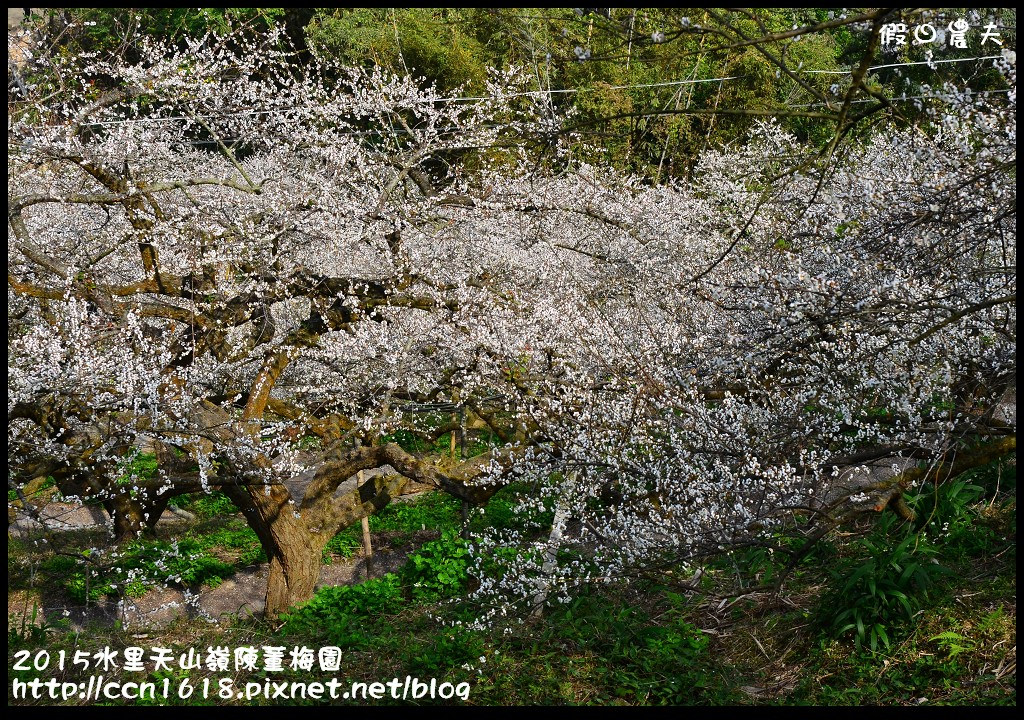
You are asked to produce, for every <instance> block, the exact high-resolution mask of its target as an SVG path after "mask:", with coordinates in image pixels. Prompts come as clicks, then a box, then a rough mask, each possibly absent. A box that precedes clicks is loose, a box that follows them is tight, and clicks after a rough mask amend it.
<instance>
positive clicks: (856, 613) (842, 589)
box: [820, 527, 949, 651]
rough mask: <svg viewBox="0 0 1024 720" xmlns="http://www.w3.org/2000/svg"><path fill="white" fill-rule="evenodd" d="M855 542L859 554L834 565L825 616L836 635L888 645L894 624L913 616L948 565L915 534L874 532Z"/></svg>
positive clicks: (859, 643) (859, 642) (874, 647)
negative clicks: (898, 535)
mask: <svg viewBox="0 0 1024 720" xmlns="http://www.w3.org/2000/svg"><path fill="white" fill-rule="evenodd" d="M882 529H883V530H884V529H885V528H884V527H883V528H882ZM857 546H858V548H859V549H860V550H862V551H863V552H862V553H861V554H860V556H859V557H858V558H855V559H853V560H851V561H849V562H847V563H845V564H844V566H841V567H840V568H839V569H837V570H835V571H833V581H832V587H831V590H830V591H829V592H826V593H825V595H824V597H823V601H822V605H821V609H820V613H821V617H822V619H823V621H824V624H825V625H826V626H827V629H828V631H829V632H830V634H831V635H832V636H833V637H837V638H838V637H844V636H847V635H853V637H854V641H855V644H856V646H857V649H858V650H859V649H860V648H861V646H862V645H863V644H864V643H867V644H868V645H869V646H870V648H871V650H872V651H875V650H877V648H878V645H879V643H881V644H882V645H884V646H885V647H886V648H888V647H890V645H891V638H890V633H891V632H892V630H893V628H894V626H898V625H899V624H902V623H907V622H909V621H911V620H912V619H913V618H914V616H915V614H916V613H917V611H918V610H920V609H921V606H922V601H923V600H924V599H926V598H927V597H928V589H929V588H930V587H931V586H932V585H933V584H934V582H935V580H936V578H937V577H938V576H940V575H943V574H947V573H948V572H949V571H948V570H947V569H946V568H945V567H943V566H942V565H939V564H938V561H937V560H936V559H935V558H934V556H935V555H936V554H937V552H938V551H937V549H936V548H935V547H934V546H933V545H931V544H929V543H927V542H926V541H924V540H923V539H921V538H920V537H919V536H917V535H915V534H908V535H907V536H906V537H904V538H903V539H902V540H900V541H899V542H897V543H896V544H892V542H891V539H890V538H889V537H888V536H887V535H886V534H885V533H884V532H876V533H875V534H874V535H873V536H872V537H867V538H862V539H861V540H859V541H858V542H857Z"/></svg>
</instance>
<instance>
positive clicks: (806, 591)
mask: <svg viewBox="0 0 1024 720" xmlns="http://www.w3.org/2000/svg"><path fill="white" fill-rule="evenodd" d="M908 500H909V501H910V503H911V505H912V506H913V507H914V508H915V510H916V511H917V513H918V517H919V518H920V521H919V522H918V523H917V526H910V525H909V524H908V523H905V522H902V521H899V520H898V518H896V516H895V515H893V516H891V517H890V516H889V515H888V513H886V514H883V515H881V516H878V517H877V518H876V517H872V518H862V519H861V520H860V521H858V522H856V523H851V524H850V525H848V526H845V527H843V528H840V529H839V530H837V531H836V532H835V533H834V534H833V535H831V536H829V537H828V538H826V539H825V540H824V541H823V542H821V543H820V544H819V545H818V546H817V547H816V548H815V550H814V551H813V552H812V553H810V554H809V555H808V557H807V558H806V559H805V561H804V562H803V563H802V564H800V565H799V566H798V567H797V568H796V569H794V570H792V572H790V573H789V574H788V575H786V578H785V582H784V583H783V584H782V586H781V588H780V589H779V590H778V591H777V592H772V591H768V590H766V589H765V586H766V585H768V584H770V583H771V582H772V581H773V580H777V579H778V578H779V577H781V576H782V574H783V573H784V572H785V570H786V553H785V550H786V549H787V547H788V548H792V547H793V545H792V543H791V542H790V541H787V540H785V539H783V538H780V539H779V543H778V547H777V551H776V552H766V551H761V550H757V551H745V552H743V553H736V554H734V555H732V556H729V557H723V558H720V559H719V560H717V561H716V562H715V563H714V564H712V565H710V566H709V567H708V568H707V572H706V574H705V576H704V580H703V587H702V591H701V592H700V593H684V592H682V591H680V590H678V588H675V589H674V588H673V587H672V586H671V585H667V584H666V583H665V582H664V580H665V579H664V578H661V579H658V578H647V579H640V580H637V581H636V582H633V583H631V584H629V585H623V586H619V587H616V588H612V589H602V590H600V591H596V590H595V591H591V592H588V593H585V594H583V595H582V596H580V597H579V598H577V599H576V600H575V601H574V602H573V603H571V604H569V605H564V606H559V607H556V608H552V609H550V610H549V611H548V612H547V613H546V615H545V616H544V617H543V618H542V619H539V620H527V621H525V622H524V623H523V624H521V625H518V624H516V625H513V626H512V627H510V628H507V629H505V630H502V629H500V628H498V629H494V630H487V631H471V630H467V629H465V628H462V627H459V626H458V625H457V624H456V625H454V626H453V624H452V623H453V621H458V620H460V619H466V618H469V617H471V616H472V613H473V611H474V608H471V607H468V606H467V605H466V604H465V603H463V602H461V601H460V600H459V596H460V593H461V592H462V590H463V588H464V586H465V582H466V562H465V556H464V554H463V550H461V548H462V544H461V543H460V541H459V540H458V539H457V537H456V536H455V534H454V532H453V531H454V530H455V529H456V528H457V527H458V522H459V521H458V507H457V505H456V504H455V503H454V502H453V501H451V500H450V499H448V498H445V497H443V496H440V495H432V496H426V497H424V498H423V499H422V500H421V501H420V502H419V503H415V504H411V505H401V506H395V507H393V508H391V509H389V510H388V511H386V512H385V513H383V514H381V515H380V516H378V517H376V518H374V520H373V521H372V528H373V530H374V531H375V539H377V540H381V541H383V540H385V539H386V540H387V541H388V542H391V543H393V544H395V545H396V546H399V545H403V544H404V545H406V546H409V545H418V544H421V543H423V541H424V540H425V539H426V540H427V542H426V543H425V544H422V545H421V546H420V549H419V552H417V553H415V554H414V555H413V556H412V558H411V559H410V561H409V563H408V564H407V565H406V567H405V568H403V570H402V571H401V572H399V573H397V574H394V575H388V576H385V577H383V578H378V579H375V580H371V581H369V582H366V583H363V584H361V585H355V586H346V587H340V588H326V589H324V590H322V591H320V593H318V595H317V597H316V598H315V599H314V600H313V601H312V602H311V603H310V604H309V605H308V606H306V607H305V608H303V609H300V610H298V611H296V612H295V613H294V614H293V615H292V616H291V617H289V618H288V620H287V622H285V623H284V624H280V623H278V624H274V625H271V624H268V623H264V622H255V621H248V622H244V623H236V624H234V625H232V626H230V627H226V628H224V627H221V628H217V627H212V626H210V625H208V624H205V623H203V622H201V621H197V620H187V619H180V620H178V621H176V622H175V623H173V624H172V625H171V626H169V627H167V628H166V629H163V630H159V631H153V632H150V633H145V634H142V635H140V634H139V633H138V632H137V631H134V632H127V631H123V630H119V629H117V628H109V627H108V628H96V629H94V630H90V631H88V632H80V633H72V632H68V631H67V630H65V629H62V628H61V627H60V624H59V623H56V624H54V625H51V626H44V627H38V626H32V625H31V624H30V623H17V622H16V623H9V641H10V650H9V651H8V652H9V667H12V666H13V664H14V662H15V660H16V655H15V654H14V653H16V652H17V651H18V650H23V649H25V650H29V651H31V652H32V653H33V654H34V653H35V652H36V651H37V650H38V649H40V648H45V649H47V650H48V651H49V652H50V653H51V654H53V655H56V653H58V652H59V651H60V650H62V649H63V650H66V651H67V653H68V654H69V656H70V655H71V654H73V653H74V652H75V651H79V650H86V651H89V652H95V651H96V650H97V649H98V648H100V647H102V646H105V645H108V646H110V647H112V648H118V649H121V648H124V647H127V646H131V645H141V646H145V647H147V648H149V647H151V646H165V647H172V648H174V649H175V651H176V653H180V652H184V651H185V650H186V649H188V648H196V649H197V650H199V651H201V652H205V651H206V649H207V648H208V647H210V646H214V647H217V646H227V647H232V648H234V647H238V646H243V645H253V646H257V647H259V646H263V645H279V646H285V647H287V648H291V647H293V646H296V645H298V646H302V645H305V646H307V647H310V648H318V647H321V646H324V645H337V646H339V647H341V648H342V663H341V668H340V671H339V672H337V673H328V674H324V673H321V672H320V671H319V670H315V671H312V672H309V671H291V670H285V671H283V672H279V673H267V672H265V671H262V670H260V671H255V672H249V673H244V672H243V673H239V672H235V671H231V672H225V671H210V670H207V669H205V668H204V669H195V670H190V671H187V672H183V671H178V672H176V673H168V672H166V671H165V672H162V673H152V674H151V675H150V679H152V680H156V681H162V680H163V679H165V678H167V679H171V680H172V683H173V684H176V683H179V682H180V681H181V680H182V679H184V678H186V677H187V678H189V680H190V682H191V683H192V685H193V686H198V685H199V684H201V682H202V680H203V679H204V678H209V679H210V681H211V686H212V687H213V688H216V687H217V683H218V680H219V679H220V678H224V677H230V678H232V679H233V680H234V681H235V683H236V684H244V683H246V682H262V681H263V680H264V679H268V678H269V679H272V680H273V681H275V682H281V681H284V680H287V681H305V682H308V681H311V680H321V681H323V680H326V679H327V678H328V677H330V676H331V675H336V676H337V677H339V678H341V679H342V680H343V681H344V682H345V683H348V682H351V681H363V682H367V683H370V682H376V681H383V682H387V681H388V680H390V679H391V678H394V677H398V678H404V677H405V676H406V675H411V676H413V677H417V678H430V677H436V678H438V681H439V682H441V681H450V682H452V683H459V682H468V683H469V684H470V685H469V687H470V695H469V699H468V702H470V703H472V704H479V705H486V704H527V703H548V704H576V703H585V704H626V705H633V704H751V705H762V704H820V705H862V704H882V705H921V704H955V705H993V704H1004V705H1014V704H1016V688H1015V680H1016V485H1015V459H1014V458H1008V459H1004V461H1003V462H1002V463H999V464H993V465H992V466H989V467H988V468H985V469H983V470H980V471H976V472H974V473H972V474H969V475H967V476H961V478H958V479H957V480H956V481H955V482H948V483H946V484H945V485H943V486H942V487H941V488H940V489H939V490H938V492H936V491H934V489H930V488H925V489H924V490H923V491H921V492H918V493H917V494H916V495H914V496H911V497H909V498H908ZM196 502H198V503H199V505H196V504H195V503H196ZM217 502H219V501H218V500H217V499H216V498H206V499H202V500H201V501H193V504H192V505H191V506H190V507H189V509H190V511H191V512H194V513H195V514H196V515H197V516H198V519H199V523H198V524H197V526H196V528H194V529H193V530H192V531H190V532H191V535H190V537H191V538H192V539H193V540H194V542H195V543H196V548H198V550H197V551H196V553H195V554H194V555H193V557H195V558H199V557H206V556H208V557H212V558H216V559H217V560H218V561H219V562H222V563H223V564H224V565H225V566H228V567H229V568H230V567H237V566H238V564H239V563H242V562H251V561H253V560H255V559H256V558H249V557H247V556H246V557H244V558H243V555H245V554H246V553H249V554H250V555H251V554H252V552H253V551H252V545H251V544H247V543H244V542H242V538H241V537H240V535H244V532H246V530H247V529H243V528H241V527H237V526H236V525H234V524H232V523H234V522H236V520H235V519H232V518H231V517H228V518H227V519H225V518H224V515H223V512H224V508H220V507H217V506H216V503H217ZM202 503H207V504H209V505H211V507H207V508H205V509H204V507H203V505H202ZM509 508H510V503H509V500H508V498H506V497H504V496H502V495H500V494H499V496H496V498H495V500H494V501H492V506H491V507H490V508H489V509H488V515H487V516H485V517H484V518H483V520H482V521H483V522H494V523H502V522H510V521H511V519H510V512H509ZM204 515H205V517H204ZM214 522H215V523H220V524H219V525H218V524H213V525H211V524H207V525H204V524H203V523H214ZM424 527H427V528H433V529H435V530H437V531H440V532H441V533H442V535H441V537H440V538H439V539H430V538H433V537H437V533H436V532H435V533H433V534H424V532H423V528H424ZM355 532H356V531H350V532H349V533H348V534H342V535H341V536H340V537H339V538H338V539H337V540H336V542H335V543H334V544H333V547H332V549H331V553H330V557H328V558H325V559H333V560H335V561H336V560H338V559H341V558H342V557H344V556H345V555H346V554H351V552H353V551H354V550H355V548H356V547H357V545H358V536H357V535H356V534H355ZM349 535H351V537H349ZM89 540H90V539H89V538H82V542H88V541H89ZM150 542H157V541H150ZM70 546H71V545H69V547H70ZM33 552H35V551H33V550H30V549H29V548H26V547H24V546H20V545H19V544H18V543H11V544H10V549H9V554H8V571H9V577H10V580H9V583H10V584H9V588H11V589H12V590H14V591H24V590H25V589H26V588H27V587H28V586H29V585H30V584H33V583H39V582H44V581H48V582H52V583H55V584H57V585H60V586H63V587H65V588H67V587H68V585H69V577H70V576H69V572H68V571H65V572H64V573H63V575H60V574H58V573H55V572H51V573H50V575H52V577H50V579H49V580H46V579H45V577H44V576H46V575H47V573H45V572H41V571H40V570H39V569H38V568H39V567H41V565H37V570H36V572H35V573H34V574H32V576H31V577H30V576H29V575H28V574H26V572H25V571H24V567H25V560H26V558H28V557H30V556H32V555H33ZM39 557H42V555H40V556H39ZM195 564H196V565H199V566H201V565H202V563H201V562H198V561H197V562H196V563H195ZM51 570H52V568H51ZM225 572H226V570H225ZM216 577H217V575H216V573H213V574H211V575H210V578H216ZM737 580H739V581H740V582H743V583H745V584H746V585H747V586H748V587H749V588H751V589H750V590H749V591H748V592H746V593H743V592H740V593H739V594H737V593H736V592H735V589H736V583H737ZM192 581H193V582H209V581H211V580H210V579H209V578H207V579H203V578H199V577H198V576H197V577H195V578H193V579H192ZM212 581H213V582H216V579H213V580H212ZM81 675H82V673H81V672H76V671H71V670H67V671H64V672H55V671H53V670H52V669H51V670H47V671H44V672H36V671H32V670H28V671H25V670H11V671H9V681H10V680H13V679H14V678H15V677H17V678H20V679H28V678H31V677H43V678H44V679H46V678H49V677H57V678H58V679H63V680H72V681H80V680H81V679H82V678H81ZM108 679H134V680H141V679H142V676H141V674H136V675H135V676H132V677H130V678H129V677H128V676H127V675H126V674H125V673H124V672H123V671H112V672H111V673H109V674H108ZM211 694H213V695H214V697H210V698H208V699H207V700H206V701H205V702H206V703H207V704H218V703H224V702H228V703H237V704H261V703H269V704H284V702H283V701H281V700H276V701H275V700H266V699H262V698H257V699H255V700H250V701H245V700H242V699H231V700H228V701H224V700H219V699H217V698H216V697H215V692H213V693H211ZM197 701H198V700H197V697H195V696H193V697H192V698H189V699H188V701H187V702H186V701H182V700H180V699H175V698H173V697H172V699H171V704H197ZM14 702H16V703H19V704H20V703H32V702H34V703H39V704H42V701H32V700H28V701H23V700H17V701H14ZM79 702H80V701H79V700H77V699H74V698H72V699H70V700H68V701H67V703H65V704H79ZM146 702H148V701H139V702H133V703H132V704H140V703H141V704H145V703H146ZM289 702H294V701H289ZM299 702H301V701H299ZM305 702H306V703H308V704H313V703H314V702H315V701H313V700H308V699H307V700H306V701H305ZM338 702H341V703H344V702H345V701H341V700H339V701H338ZM348 702H352V703H355V704H365V703H366V702H375V703H386V702H395V701H393V700H386V699H385V700H376V701H367V700H362V699H360V700H350V701H348ZM420 702H423V701H420ZM435 702H437V701H435ZM448 702H453V701H451V700H450V701H448ZM454 702H461V700H458V699H455V700H454ZM115 704H116V703H115Z"/></svg>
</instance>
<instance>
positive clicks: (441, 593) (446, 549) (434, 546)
mask: <svg viewBox="0 0 1024 720" xmlns="http://www.w3.org/2000/svg"><path fill="white" fill-rule="evenodd" d="M469 562H470V558H469V549H468V547H467V543H466V541H465V540H463V539H461V538H460V537H459V536H458V535H457V534H456V532H455V531H454V530H446V531H445V532H444V533H443V534H442V535H441V538H440V539H439V540H433V541H431V542H428V543H426V544H424V545H423V547H421V548H420V549H419V550H418V551H416V552H415V553H413V554H412V555H410V556H409V560H408V561H407V562H406V564H405V566H404V567H403V568H402V580H403V582H404V583H405V584H406V585H407V586H408V587H409V593H410V595H411V596H412V598H413V599H415V600H422V601H426V602H434V601H437V600H442V599H445V598H450V597H454V596H455V595H458V594H459V593H461V592H462V591H463V590H464V589H465V587H466V582H467V580H468V579H469V576H468V574H467V573H468V570H469Z"/></svg>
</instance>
